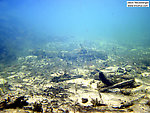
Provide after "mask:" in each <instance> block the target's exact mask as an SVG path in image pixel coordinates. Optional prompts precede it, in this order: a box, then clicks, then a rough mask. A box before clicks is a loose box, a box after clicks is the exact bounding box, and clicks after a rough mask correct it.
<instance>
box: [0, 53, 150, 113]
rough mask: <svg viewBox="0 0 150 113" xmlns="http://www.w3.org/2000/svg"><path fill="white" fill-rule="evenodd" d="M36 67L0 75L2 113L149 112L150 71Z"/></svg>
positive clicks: (10, 69)
mask: <svg viewBox="0 0 150 113" xmlns="http://www.w3.org/2000/svg"><path fill="white" fill-rule="evenodd" d="M30 58H32V57H31V56H30ZM29 62H30V63H29ZM42 62H44V61H42ZM99 62H100V61H99ZM101 63H104V62H101ZM29 64H30V65H29ZM35 64H36V67H37V68H35V67H34V66H35V65H33V62H32V61H30V60H29V61H26V63H25V62H23V63H21V64H20V65H15V66H12V67H8V68H7V71H3V72H1V75H3V76H5V78H4V77H1V78H0V87H1V89H0V94H1V100H0V110H1V112H5V113H11V112H13V113H14V112H16V113H18V112H19V113H20V112H21V113H24V112H25V113H26V112H29V113H30V112H31V113H33V112H44V113H46V112H47V113H55V112H56V113H72V112H73V113H77V112H107V113H111V112H135V113H146V112H147V113H148V112H150V70H149V67H147V70H144V69H143V70H140V72H139V68H137V67H136V66H135V65H122V66H115V65H112V66H107V65H105V66H103V67H101V68H97V67H96V66H94V65H91V66H85V67H77V66H76V67H73V68H70V70H69V71H66V70H57V71H55V72H52V71H49V69H48V67H46V66H47V65H48V64H44V63H43V64H42V63H41V64H40V65H38V66H37V63H35ZM42 65H43V67H42ZM31 68H35V69H34V71H33V70H32V69H31ZM41 70H42V72H41ZM6 75H7V77H6Z"/></svg>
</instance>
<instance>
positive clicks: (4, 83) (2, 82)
mask: <svg viewBox="0 0 150 113" xmlns="http://www.w3.org/2000/svg"><path fill="white" fill-rule="evenodd" d="M7 83H8V82H7V80H5V79H4V78H0V87H3V86H4V85H6V84H7Z"/></svg>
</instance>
